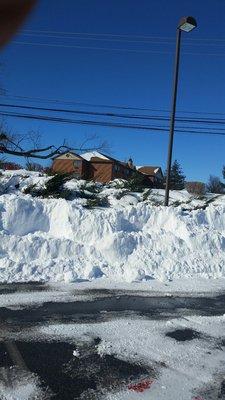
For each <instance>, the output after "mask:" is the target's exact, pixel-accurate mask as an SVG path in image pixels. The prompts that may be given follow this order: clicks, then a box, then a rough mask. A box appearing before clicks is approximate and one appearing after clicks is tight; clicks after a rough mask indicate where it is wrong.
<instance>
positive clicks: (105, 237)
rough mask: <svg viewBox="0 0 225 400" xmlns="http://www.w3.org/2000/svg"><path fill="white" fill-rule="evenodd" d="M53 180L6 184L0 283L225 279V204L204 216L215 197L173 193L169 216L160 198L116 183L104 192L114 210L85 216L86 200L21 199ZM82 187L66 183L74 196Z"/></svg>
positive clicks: (2, 182) (15, 174) (0, 181)
mask: <svg viewBox="0 0 225 400" xmlns="http://www.w3.org/2000/svg"><path fill="white" fill-rule="evenodd" d="M48 179H50V178H49V177H48V176H46V175H43V174H40V173H36V172H33V173H31V172H28V171H8V172H3V175H2V176H1V177H0V188H1V190H2V192H3V193H4V194H2V195H1V196H0V281H1V282H19V281H20V282H21V281H31V280H32V281H53V282H76V281H81V280H88V281H93V280H95V279H98V281H99V280H101V279H108V280H109V281H110V282H134V281H137V282H140V281H142V282H143V281H145V282H149V283H150V282H151V280H152V279H156V280H160V281H169V280H171V279H177V278H181V279H183V278H195V279H199V278H207V279H208V278H214V279H221V278H224V277H225V196H219V197H215V198H214V201H213V202H212V203H211V204H209V205H208V206H207V207H206V209H203V208H202V206H204V204H205V202H206V200H207V199H210V198H212V195H211V196H210V195H209V196H208V197H207V199H203V200H199V199H193V198H192V197H191V196H190V195H189V194H188V193H187V192H186V191H181V192H176V191H174V192H172V193H171V196H172V202H173V203H174V205H172V206H170V207H168V208H165V207H164V206H162V205H161V203H162V199H163V191H162V190H153V191H152V192H151V193H150V195H149V196H147V199H145V200H144V199H143V193H127V192H125V191H124V193H123V189H122V188H120V187H119V185H118V182H117V184H116V183H112V184H111V185H106V186H102V185H98V189H99V190H101V195H104V196H107V197H108V199H109V203H110V205H109V207H105V208H103V207H101V208H100V207H96V208H92V209H87V208H85V207H83V205H84V201H86V200H85V199H80V198H76V199H74V200H72V201H66V200H64V199H53V198H49V199H42V198H32V197H31V196H30V195H25V194H24V193H23V190H24V189H25V188H26V187H28V186H30V185H33V184H35V185H38V186H39V187H43V186H44V185H45V183H46V182H47V180H48ZM81 184H84V182H81V181H76V180H71V181H69V182H68V183H67V185H69V186H70V185H71V186H70V188H71V189H72V190H76V191H77V190H78V189H79V185H81ZM89 185H90V184H89ZM91 185H93V183H92V184H91ZM86 190H88V187H86ZM121 193H122V194H121ZM198 207H199V208H198Z"/></svg>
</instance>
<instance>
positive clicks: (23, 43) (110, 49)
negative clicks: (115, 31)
mask: <svg viewBox="0 0 225 400" xmlns="http://www.w3.org/2000/svg"><path fill="white" fill-rule="evenodd" d="M12 43H13V44H19V45H28V46H44V47H61V48H68V49H86V50H101V51H119V52H125V53H146V54H165V55H172V54H173V52H172V51H160V50H159V51H157V50H153V51H152V50H138V49H124V48H113V47H112V48H111V47H92V46H79V45H65V44H57V43H38V42H18V41H13V42H12ZM182 54H184V55H195V56H213V57H217V56H219V57H221V56H222V57H223V56H225V53H203V52H200V53H192V52H182Z"/></svg>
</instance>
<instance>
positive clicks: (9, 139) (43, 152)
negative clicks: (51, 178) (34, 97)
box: [0, 129, 107, 162]
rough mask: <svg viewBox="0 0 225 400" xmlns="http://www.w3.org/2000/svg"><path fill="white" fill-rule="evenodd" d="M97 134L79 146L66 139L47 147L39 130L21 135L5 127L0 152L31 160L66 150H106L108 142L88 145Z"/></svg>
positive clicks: (1, 132)
mask: <svg viewBox="0 0 225 400" xmlns="http://www.w3.org/2000/svg"><path fill="white" fill-rule="evenodd" d="M96 138H97V137H96V135H92V136H89V137H87V138H86V139H85V141H84V142H83V143H82V144H81V145H80V146H78V147H74V146H70V145H69V144H68V143H67V141H66V139H64V140H63V142H62V144H61V145H60V146H55V145H54V144H51V145H49V146H46V147H41V145H40V133H39V132H34V131H32V132H28V134H24V135H19V134H12V133H10V132H5V131H4V130H3V129H1V130H0V154H9V155H13V156H17V157H25V158H26V159H27V161H28V162H29V159H30V158H36V159H42V160H47V159H49V158H52V157H54V156H55V155H57V154H61V153H64V152H66V151H75V152H78V153H79V152H81V151H93V150H99V151H100V150H104V149H107V143H106V142H99V143H98V144H97V145H93V146H90V147H88V146H87V143H88V142H93V141H94V140H96Z"/></svg>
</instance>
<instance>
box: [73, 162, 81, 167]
mask: <svg viewBox="0 0 225 400" xmlns="http://www.w3.org/2000/svg"><path fill="white" fill-rule="evenodd" d="M73 166H74V168H80V167H81V160H75V161H74V162H73Z"/></svg>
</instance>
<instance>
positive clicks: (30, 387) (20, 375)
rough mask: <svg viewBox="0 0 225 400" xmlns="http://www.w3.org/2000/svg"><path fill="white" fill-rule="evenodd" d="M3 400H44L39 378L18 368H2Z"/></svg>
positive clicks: (1, 391)
mask: <svg viewBox="0 0 225 400" xmlns="http://www.w3.org/2000/svg"><path fill="white" fill-rule="evenodd" d="M0 398H1V400H44V399H45V398H46V397H45V394H44V393H43V391H42V389H41V388H40V382H39V379H38V378H37V376H35V375H34V374H31V373H30V372H28V371H23V370H21V369H18V368H16V367H10V368H0Z"/></svg>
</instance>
